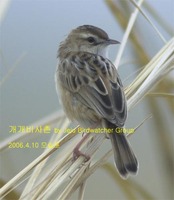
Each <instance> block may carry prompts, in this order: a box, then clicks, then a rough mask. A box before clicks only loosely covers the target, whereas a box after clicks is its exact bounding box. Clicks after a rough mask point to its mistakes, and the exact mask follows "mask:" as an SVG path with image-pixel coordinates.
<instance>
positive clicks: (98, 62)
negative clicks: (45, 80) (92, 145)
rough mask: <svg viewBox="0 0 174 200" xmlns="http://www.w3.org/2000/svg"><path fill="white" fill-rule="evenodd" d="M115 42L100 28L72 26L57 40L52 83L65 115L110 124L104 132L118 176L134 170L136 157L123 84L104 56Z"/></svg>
mask: <svg viewBox="0 0 174 200" xmlns="http://www.w3.org/2000/svg"><path fill="white" fill-rule="evenodd" d="M118 43H119V42H118V41H116V40H113V39H110V38H109V37H108V34H107V33H106V32H105V31H103V30H102V29H100V28H98V27H95V26H91V25H83V26H79V27H77V28H76V29H74V30H72V31H71V32H70V33H69V35H68V36H67V38H66V39H65V40H64V41H63V42H62V43H61V44H60V47H59V50H58V59H59V63H58V67H57V71H56V87H57V91H58V94H59V95H60V99H61V102H62V105H63V108H64V111H65V113H66V115H67V117H68V118H69V119H70V120H72V121H77V122H78V123H79V124H80V125H81V126H82V127H84V128H90V127H95V126H97V127H104V128H113V130H114V133H112V134H108V137H109V138H110V140H111V143H112V148H113V152H114V160H115V164H116V168H117V169H118V172H119V174H120V175H121V177H122V178H127V177H128V175H129V174H136V173H137V171H138V161H137V159H136V156H135V154H134V152H133V151H132V148H131V147H130V144H129V142H128V141H127V139H126V136H125V135H124V133H119V134H118V133H116V131H115V130H116V128H117V127H124V124H125V121H126V118H127V104H126V98H125V94H124V90H123V85H122V82H121V79H120V77H119V75H118V72H117V70H116V68H115V66H114V65H113V63H112V62H111V61H110V60H109V59H108V58H107V52H108V51H107V50H108V48H107V47H108V46H109V45H111V44H118Z"/></svg>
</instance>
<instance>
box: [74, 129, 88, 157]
mask: <svg viewBox="0 0 174 200" xmlns="http://www.w3.org/2000/svg"><path fill="white" fill-rule="evenodd" d="M89 135H90V134H88V133H86V135H85V136H84V137H83V138H82V139H81V140H80V142H79V143H78V144H77V145H76V147H75V148H74V150H73V160H76V159H77V158H78V157H80V156H84V157H85V158H86V161H88V160H89V159H90V156H89V155H86V154H84V153H82V152H81V151H80V150H79V149H80V147H81V145H82V144H83V142H84V141H85V140H86V139H88V137H89Z"/></svg>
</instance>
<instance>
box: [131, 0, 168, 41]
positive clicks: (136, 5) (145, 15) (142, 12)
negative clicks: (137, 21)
mask: <svg viewBox="0 0 174 200" xmlns="http://www.w3.org/2000/svg"><path fill="white" fill-rule="evenodd" d="M130 1H131V2H132V4H133V5H134V6H135V7H136V8H138V9H139V11H140V12H141V14H142V15H143V16H144V17H145V18H146V20H147V21H148V22H149V23H150V25H151V26H152V27H153V28H154V30H155V31H156V32H157V34H158V35H159V37H160V38H161V40H162V41H163V42H164V43H166V42H167V41H166V39H165V38H164V36H163V35H162V34H161V33H160V31H159V30H158V29H157V27H156V26H155V25H154V24H153V23H152V21H151V20H150V19H149V17H148V16H147V14H146V13H145V12H144V11H143V10H142V9H141V8H140V6H139V5H138V4H137V3H136V2H135V1H134V0H130Z"/></svg>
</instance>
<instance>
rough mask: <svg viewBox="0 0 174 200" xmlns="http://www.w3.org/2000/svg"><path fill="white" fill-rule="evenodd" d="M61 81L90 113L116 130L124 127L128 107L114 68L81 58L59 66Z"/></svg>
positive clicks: (100, 60) (98, 58)
mask: <svg viewBox="0 0 174 200" xmlns="http://www.w3.org/2000/svg"><path fill="white" fill-rule="evenodd" d="M58 70H59V79H60V80H59V81H60V83H61V84H62V85H63V86H64V87H65V88H66V89H68V90H69V91H71V92H72V93H73V94H74V97H76V98H77V99H78V100H80V101H81V102H82V103H83V104H84V105H86V106H87V107H88V108H89V109H92V110H94V111H95V112H96V113H98V115H99V116H102V117H103V118H105V119H107V120H108V121H110V122H111V123H114V124H115V125H117V126H120V127H121V126H123V125H124V123H125V120H126V117H127V105H126V99H125V95H124V91H123V86H122V83H121V80H120V78H119V75H118V73H117V70H116V68H115V67H114V65H113V64H112V63H111V62H110V61H109V60H108V59H105V58H103V57H101V56H98V55H94V54H87V53H85V54H80V55H76V56H75V55H74V56H72V57H71V61H67V60H64V61H63V62H62V63H60V64H59V69H58Z"/></svg>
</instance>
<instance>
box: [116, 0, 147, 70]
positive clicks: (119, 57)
mask: <svg viewBox="0 0 174 200" xmlns="http://www.w3.org/2000/svg"><path fill="white" fill-rule="evenodd" d="M142 2H143V0H140V1H139V2H138V5H139V6H141V4H142ZM138 13H139V10H138V9H135V11H134V12H133V13H132V15H131V17H130V20H129V23H128V26H127V29H126V31H125V34H124V36H123V40H122V42H121V46H120V49H119V51H118V54H117V57H116V60H115V62H114V65H115V67H116V69H118V66H119V63H120V60H121V57H122V55H123V51H124V49H125V46H126V43H127V40H128V37H129V34H130V32H131V30H132V28H133V25H134V23H135V20H136V18H137V16H138Z"/></svg>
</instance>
